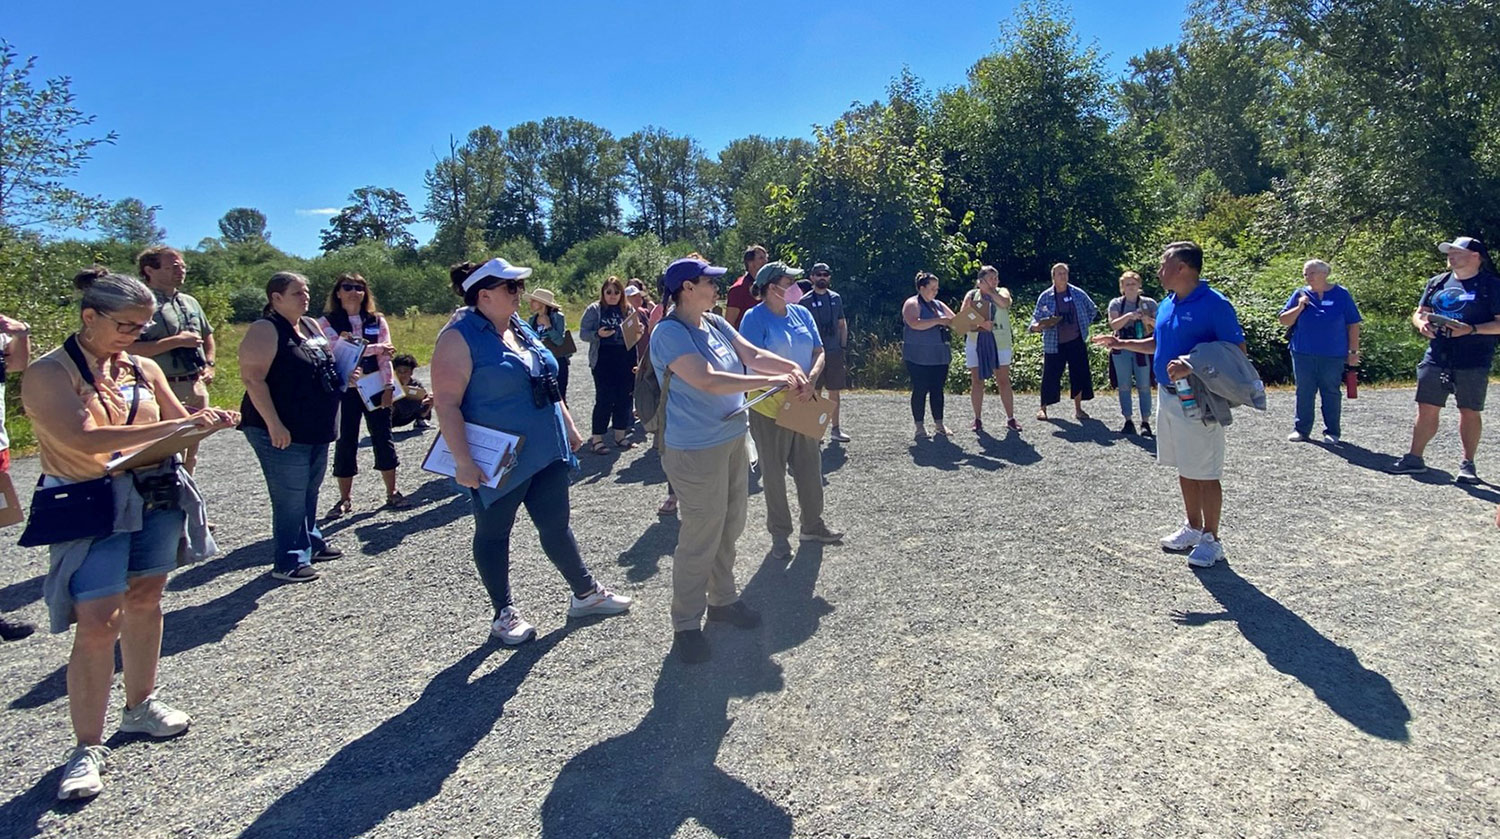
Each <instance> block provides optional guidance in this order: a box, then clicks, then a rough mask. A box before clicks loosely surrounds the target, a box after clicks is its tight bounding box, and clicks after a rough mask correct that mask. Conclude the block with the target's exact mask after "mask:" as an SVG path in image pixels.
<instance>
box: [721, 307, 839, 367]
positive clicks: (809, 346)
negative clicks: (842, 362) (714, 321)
mask: <svg viewBox="0 0 1500 839" xmlns="http://www.w3.org/2000/svg"><path fill="white" fill-rule="evenodd" d="M740 334H741V335H743V336H745V340H746V341H749V342H750V343H752V344H754V345H755V346H757V347H760V348H761V349H763V350H770V351H771V352H773V353H776V354H777V355H779V356H781V357H782V358H785V359H788V360H790V361H795V362H797V364H798V365H799V366H801V367H802V372H804V373H805V372H807V371H808V370H811V369H812V365H813V351H814V350H816V349H818V348H819V347H821V346H823V339H822V337H821V336H819V335H818V325H817V323H815V322H814V320H813V315H812V312H809V311H808V310H807V309H804V308H802V306H801V305H799V304H797V303H790V304H788V305H787V307H786V315H785V316H778V315H777V314H776V313H775V312H773V311H771V309H770V308H769V307H768V306H766V304H764V303H762V304H760V305H758V306H756V307H755V308H753V309H751V310H750V311H748V312H746V313H745V317H744V319H743V320H741V321H740Z"/></svg>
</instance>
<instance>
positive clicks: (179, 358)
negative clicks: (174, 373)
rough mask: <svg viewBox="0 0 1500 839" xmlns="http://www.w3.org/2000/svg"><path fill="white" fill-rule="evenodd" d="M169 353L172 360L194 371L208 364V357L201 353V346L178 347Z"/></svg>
mask: <svg viewBox="0 0 1500 839" xmlns="http://www.w3.org/2000/svg"><path fill="white" fill-rule="evenodd" d="M171 353H172V360H173V361H175V362H177V364H178V365H179V366H181V367H183V368H186V369H188V370H192V371H193V372H194V373H197V372H199V371H201V370H202V369H203V368H205V367H207V366H208V357H207V356H205V355H204V354H203V348H202V347H178V348H176V349H174V350H172V351H171Z"/></svg>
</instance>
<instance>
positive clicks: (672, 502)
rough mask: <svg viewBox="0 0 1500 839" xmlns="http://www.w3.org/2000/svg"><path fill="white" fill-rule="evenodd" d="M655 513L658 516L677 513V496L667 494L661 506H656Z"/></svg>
mask: <svg viewBox="0 0 1500 839" xmlns="http://www.w3.org/2000/svg"><path fill="white" fill-rule="evenodd" d="M656 514H657V515H658V516H675V515H677V496H675V495H668V496H667V500H666V501H663V502H661V506H660V507H657V508H656Z"/></svg>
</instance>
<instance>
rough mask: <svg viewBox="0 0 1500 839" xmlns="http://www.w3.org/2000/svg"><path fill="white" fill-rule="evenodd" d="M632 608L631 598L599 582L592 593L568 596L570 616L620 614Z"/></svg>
mask: <svg viewBox="0 0 1500 839" xmlns="http://www.w3.org/2000/svg"><path fill="white" fill-rule="evenodd" d="M629 608H630V598H628V597H626V596H625V595H623V594H615V593H614V592H612V591H610V590H609V589H607V588H605V587H604V586H601V585H599V584H598V583H595V584H594V591H593V593H592V594H589V595H586V596H584V597H573V596H571V595H570V596H569V598H568V617H570V618H582V617H586V616H588V615H618V614H620V613H621V612H623V611H625V610H627V609H629Z"/></svg>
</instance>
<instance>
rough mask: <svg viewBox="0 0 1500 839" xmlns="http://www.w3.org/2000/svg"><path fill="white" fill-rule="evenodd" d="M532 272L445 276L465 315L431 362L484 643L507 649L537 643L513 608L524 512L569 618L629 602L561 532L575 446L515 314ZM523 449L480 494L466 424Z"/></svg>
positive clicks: (537, 347)
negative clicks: (562, 589)
mask: <svg viewBox="0 0 1500 839" xmlns="http://www.w3.org/2000/svg"><path fill="white" fill-rule="evenodd" d="M529 276H531V269H530V268H523V267H520V266H517V265H511V264H510V263H508V262H506V261H505V260H503V259H491V260H490V261H489V262H486V263H484V264H483V265H476V264H475V263H472V262H465V263H462V264H459V265H455V266H453V268H452V270H450V271H449V277H450V278H451V280H452V282H453V290H454V291H455V292H457V293H458V294H459V295H461V296H462V297H463V299H464V305H465V306H466V307H467V308H466V309H464V310H461V311H460V312H459V314H458V315H457V316H456V317H455V318H454V320H453V321H452V322H451V323H450V324H449V325H448V326H447V327H446V328H445V329H444V330H443V332H442V334H441V335H439V336H438V342H437V347H436V349H434V351H433V356H432V397H433V406H434V408H435V409H436V411H437V416H438V423H439V425H440V427H441V429H442V434H443V440H444V441H445V442H446V443H447V444H448V448H449V449H451V450H452V452H453V460H454V463H455V465H456V467H457V470H456V471H457V475H456V480H457V481H458V483H459V485H460V486H463V487H465V488H467V489H468V490H469V492H470V495H471V499H470V500H471V501H472V502H473V505H474V506H473V510H474V564H475V565H476V566H478V568H479V578H480V579H481V580H482V581H483V582H484V587H485V589H487V590H488V591H489V595H490V600H491V601H492V602H493V603H494V606H495V620H494V622H493V623H491V624H490V634H491V635H493V636H494V637H496V638H498V639H500V641H501V642H503V643H505V644H512V645H514V644H520V643H522V642H524V641H527V640H529V639H531V638H533V637H535V635H536V628H535V627H533V626H532V625H531V624H529V623H527V622H526V621H525V620H523V619H522V618H521V613H520V612H519V611H518V610H517V609H516V607H515V605H514V604H513V602H512V600H511V591H510V531H511V527H512V526H513V525H514V524H515V521H516V511H517V510H518V509H519V508H520V506H521V505H522V504H525V505H526V511H527V512H528V513H530V514H531V521H532V523H533V524H535V525H536V528H537V533H538V535H539V536H540V537H541V542H542V550H543V551H544V552H545V553H546V554H547V558H548V559H550V560H552V564H553V565H556V566H557V570H558V571H560V572H562V575H563V577H564V578H565V579H567V581H568V587H569V588H570V589H572V592H573V597H572V600H571V601H570V602H569V606H568V616H569V617H581V616H584V615H613V614H619V613H620V612H623V611H625V610H626V609H628V608H630V598H628V597H623V596H621V595H618V594H615V593H614V592H612V591H610V590H609V589H607V588H605V587H604V586H602V585H600V584H598V583H596V582H595V581H594V577H593V575H592V574H590V573H589V570H588V568H587V566H585V565H584V563H583V557H582V556H580V555H579V553H578V541H577V540H576V539H574V538H573V529H572V527H571V526H570V525H569V516H570V513H571V510H570V508H569V502H568V470H569V469H571V468H572V467H573V466H575V465H577V463H578V461H577V459H576V458H575V457H574V456H573V452H574V451H576V450H577V449H578V447H579V446H581V445H582V444H583V438H582V437H581V436H580V435H579V434H578V429H577V427H576V426H574V424H573V417H572V415H570V414H569V413H568V409H567V406H566V405H564V404H563V402H562V394H561V393H560V391H559V389H558V385H557V359H556V358H554V357H553V356H552V353H551V352H550V351H549V350H548V349H547V348H546V347H544V346H543V345H542V339H541V337H540V336H538V335H537V334H536V333H535V332H533V331H532V329H531V327H529V326H527V325H526V324H525V322H524V321H522V320H521V318H520V316H519V315H518V314H517V309H518V308H519V304H520V300H521V295H522V293H523V292H524V291H525V289H526V278H527V277H529ZM466 422H467V423H473V424H475V425H480V426H484V427H486V428H492V429H495V430H497V431H504V432H507V433H509V434H515V435H518V436H520V437H521V438H522V439H523V442H522V444H521V448H520V453H519V454H518V455H517V457H516V463H515V465H514V467H512V469H511V471H510V472H509V473H508V474H507V476H506V478H505V480H504V482H502V483H501V484H500V486H499V487H498V488H491V487H488V486H485V485H484V484H485V481H486V480H487V479H488V477H489V476H487V475H485V474H483V473H482V472H481V470H480V468H479V466H478V465H477V464H475V462H474V459H473V458H472V457H471V456H470V455H469V442H468V436H467V434H466V433H465V428H464V423H466Z"/></svg>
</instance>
